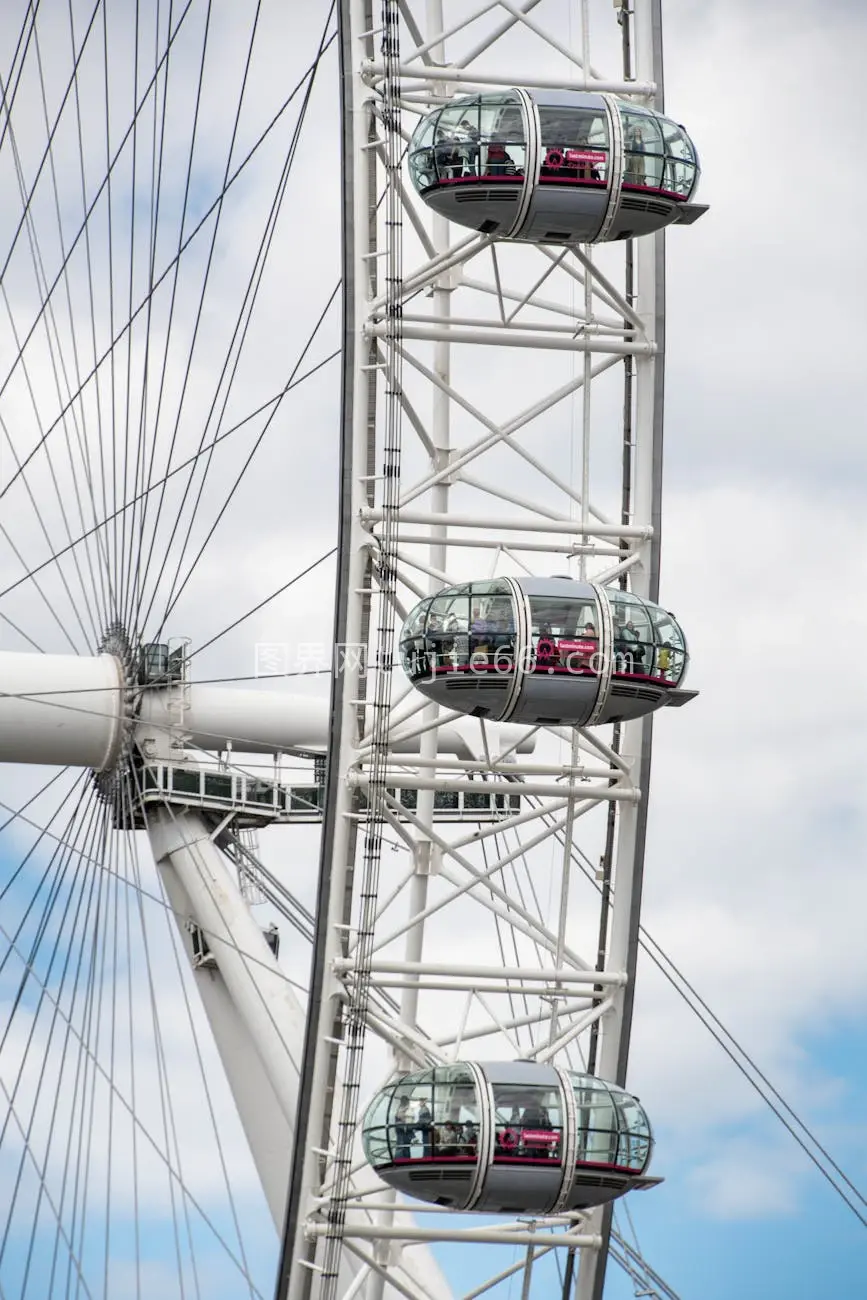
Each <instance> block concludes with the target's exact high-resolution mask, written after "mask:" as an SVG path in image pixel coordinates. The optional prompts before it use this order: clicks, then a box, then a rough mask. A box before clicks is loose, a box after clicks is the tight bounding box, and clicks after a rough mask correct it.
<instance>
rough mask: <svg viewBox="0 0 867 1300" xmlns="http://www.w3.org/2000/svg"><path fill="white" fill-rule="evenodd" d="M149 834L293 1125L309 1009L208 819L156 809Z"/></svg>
mask: <svg viewBox="0 0 867 1300" xmlns="http://www.w3.org/2000/svg"><path fill="white" fill-rule="evenodd" d="M148 835H149V838H150V841H151V846H152V848H153V853H154V858H155V859H156V862H157V865H158V866H159V869H160V873H161V874H163V875H165V874H166V873H167V872H168V871H170V870H171V871H174V872H175V873H176V875H177V877H178V880H179V881H180V884H181V885H182V887H183V889H184V892H185V894H186V896H187V898H188V899H189V900H190V904H191V907H192V918H191V919H192V920H194V921H195V922H196V923H197V924H198V925H199V926H200V927H201V929H202V930H203V931H204V932H205V934H206V936H207V941H208V945H209V947H210V949H211V952H212V953H213V955H214V960H215V961H216V963H217V966H218V968H219V970H220V974H221V975H222V977H223V981H224V983H225V985H226V988H227V990H228V992H229V995H230V997H231V1000H232V1002H233V1004H234V1006H235V1008H236V1009H237V1010H238V1012H239V1014H240V1016H241V1018H242V1019H243V1021H244V1024H245V1025H246V1028H247V1031H248V1033H249V1035H250V1038H251V1039H252V1041H253V1043H254V1045H255V1048H256V1051H257V1053H258V1055H259V1058H260V1060H261V1063H262V1068H263V1070H264V1072H265V1075H266V1077H267V1078H268V1081H269V1083H270V1085H271V1088H272V1089H273V1092H274V1096H275V1097H276V1098H277V1101H278V1103H279V1105H280V1109H281V1110H282V1112H283V1115H284V1117H285V1120H286V1123H287V1124H288V1125H290V1126H291V1125H292V1124H293V1122H294V1119H295V1110H296V1106H297V1102H298V1063H299V1062H298V1058H299V1055H300V1053H299V1044H300V1043H301V1041H302V1038H303V1034H304V1013H303V1011H302V1009H301V1007H300V1005H299V1003H298V999H297V998H296V996H295V993H294V992H293V990H292V987H291V985H290V984H289V982H288V981H287V979H286V976H285V975H284V974H283V972H282V971H281V970H280V967H279V966H278V965H277V962H276V960H275V958H274V956H273V954H272V952H271V949H270V948H269V947H268V945H267V943H266V942H265V939H264V937H263V935H262V932H261V930H260V929H259V927H258V926H257V924H256V922H255V921H254V920H253V917H252V914H251V912H250V909H249V908H248V907H247V905H246V903H245V902H244V900H243V899H242V897H241V894H240V890H239V889H238V886H237V884H236V882H235V880H234V879H233V878H232V874H231V872H230V871H229V869H228V866H227V864H226V861H225V859H224V858H223V855H222V854H221V853H220V851H219V849H218V848H217V847H216V846H215V844H214V842H213V838H212V833H211V831H210V829H209V828H208V826H207V825H206V823H205V822H204V821H203V820H202V819H201V818H200V817H197V816H195V815H193V814H191V813H183V814H178V813H175V812H174V811H172V810H170V809H166V810H162V809H157V810H156V811H155V812H154V814H153V818H152V821H151V823H150V824H149V826H148ZM238 1100H239V1102H243V1101H244V1100H245V1099H244V1098H241V1099H238ZM284 1168H285V1163H284Z"/></svg>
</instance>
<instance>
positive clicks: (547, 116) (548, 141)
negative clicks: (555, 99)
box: [539, 105, 610, 184]
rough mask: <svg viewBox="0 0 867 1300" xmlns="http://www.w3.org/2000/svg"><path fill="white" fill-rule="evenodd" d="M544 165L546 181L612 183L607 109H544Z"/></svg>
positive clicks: (541, 118) (541, 115) (542, 178)
mask: <svg viewBox="0 0 867 1300" xmlns="http://www.w3.org/2000/svg"><path fill="white" fill-rule="evenodd" d="M539 126H540V130H541V143H542V164H541V171H540V174H539V179H540V181H541V182H542V183H544V182H545V181H563V182H565V181H570V180H574V181H585V182H586V181H598V182H599V183H600V184H605V183H606V182H607V180H608V163H609V144H610V142H609V132H608V117H607V114H606V113H605V111H604V110H603V109H593V108H569V107H561V106H559V105H540V107H539Z"/></svg>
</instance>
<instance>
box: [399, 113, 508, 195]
mask: <svg viewBox="0 0 867 1300" xmlns="http://www.w3.org/2000/svg"><path fill="white" fill-rule="evenodd" d="M525 153H526V151H525V131H524V119H523V112H522V109H521V102H520V100H519V99H518V97H517V96H516V95H514V94H492V95H482V96H479V97H478V98H475V99H460V100H456V101H455V102H453V103H451V104H448V105H447V106H446V107H445V108H443V109H441V110H440V111H439V112H438V113H434V114H431V116H430V117H429V118H426V119H425V120H424V121H423V122H422V123H420V124H419V126H418V127H417V128H416V131H415V133H414V135H413V138H412V141H411V142H410V152H409V165H410V175H411V176H412V180H413V184H414V185H415V187H416V189H418V190H419V191H424V190H426V189H429V188H430V187H431V186H432V185H436V184H447V183H449V182H452V181H457V180H462V179H465V178H468V177H469V178H472V177H476V176H486V177H496V176H505V175H508V176H512V177H515V176H517V177H521V176H523V174H524V160H525Z"/></svg>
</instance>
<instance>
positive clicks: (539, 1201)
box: [362, 1061, 661, 1214]
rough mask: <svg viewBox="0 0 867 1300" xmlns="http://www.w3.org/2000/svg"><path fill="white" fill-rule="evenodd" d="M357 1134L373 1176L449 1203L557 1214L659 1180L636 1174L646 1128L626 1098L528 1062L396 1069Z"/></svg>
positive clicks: (649, 1143)
mask: <svg viewBox="0 0 867 1300" xmlns="http://www.w3.org/2000/svg"><path fill="white" fill-rule="evenodd" d="M362 1133H363V1140H364V1150H365V1154H366V1156H367V1159H368V1161H369V1162H370V1164H371V1165H372V1166H373V1168H374V1169H375V1170H376V1172H377V1173H378V1174H379V1176H380V1178H382V1179H383V1181H384V1182H386V1183H388V1184H389V1186H391V1187H394V1188H397V1190H398V1191H401V1192H404V1193H405V1194H406V1195H407V1196H414V1197H416V1198H417V1199H418V1200H420V1201H433V1202H434V1203H435V1204H437V1205H447V1206H452V1207H453V1208H454V1209H456V1210H478V1211H482V1212H485V1213H488V1214H550V1213H561V1212H563V1211H566V1210H582V1209H586V1208H588V1207H589V1206H593V1205H602V1204H604V1203H605V1202H606V1201H613V1200H614V1199H615V1198H616V1197H618V1196H622V1195H623V1194H624V1193H625V1192H628V1191H630V1189H632V1188H634V1187H650V1186H654V1185H655V1184H657V1183H659V1182H660V1181H661V1179H659V1178H649V1177H647V1176H646V1171H647V1167H648V1165H649V1164H650V1156H651V1151H652V1149H653V1135H652V1133H651V1130H650V1124H649V1122H648V1119H647V1116H646V1114H645V1113H644V1110H643V1109H642V1107H641V1105H640V1103H639V1101H638V1098H637V1097H632V1096H630V1095H629V1093H628V1092H624V1091H623V1089H622V1088H618V1087H615V1086H614V1084H610V1083H606V1082H605V1081H604V1080H602V1079H597V1078H595V1077H594V1076H592V1075H588V1074H574V1073H572V1072H571V1071H569V1070H563V1069H560V1068H558V1067H556V1066H553V1065H540V1064H538V1063H537V1062H535V1061H498V1062H485V1063H478V1062H470V1061H464V1062H457V1063H455V1064H453V1065H441V1066H436V1067H435V1068H434V1069H430V1070H425V1071H423V1072H422V1073H420V1074H410V1075H406V1076H405V1077H404V1078H401V1079H398V1080H397V1082H396V1083H390V1084H389V1085H388V1087H387V1088H384V1089H383V1090H382V1092H380V1093H379V1094H378V1095H377V1096H376V1097H375V1098H374V1100H373V1102H372V1103H371V1105H370V1106H369V1107H368V1110H367V1114H366V1115H365V1117H364V1124H363V1129H362Z"/></svg>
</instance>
